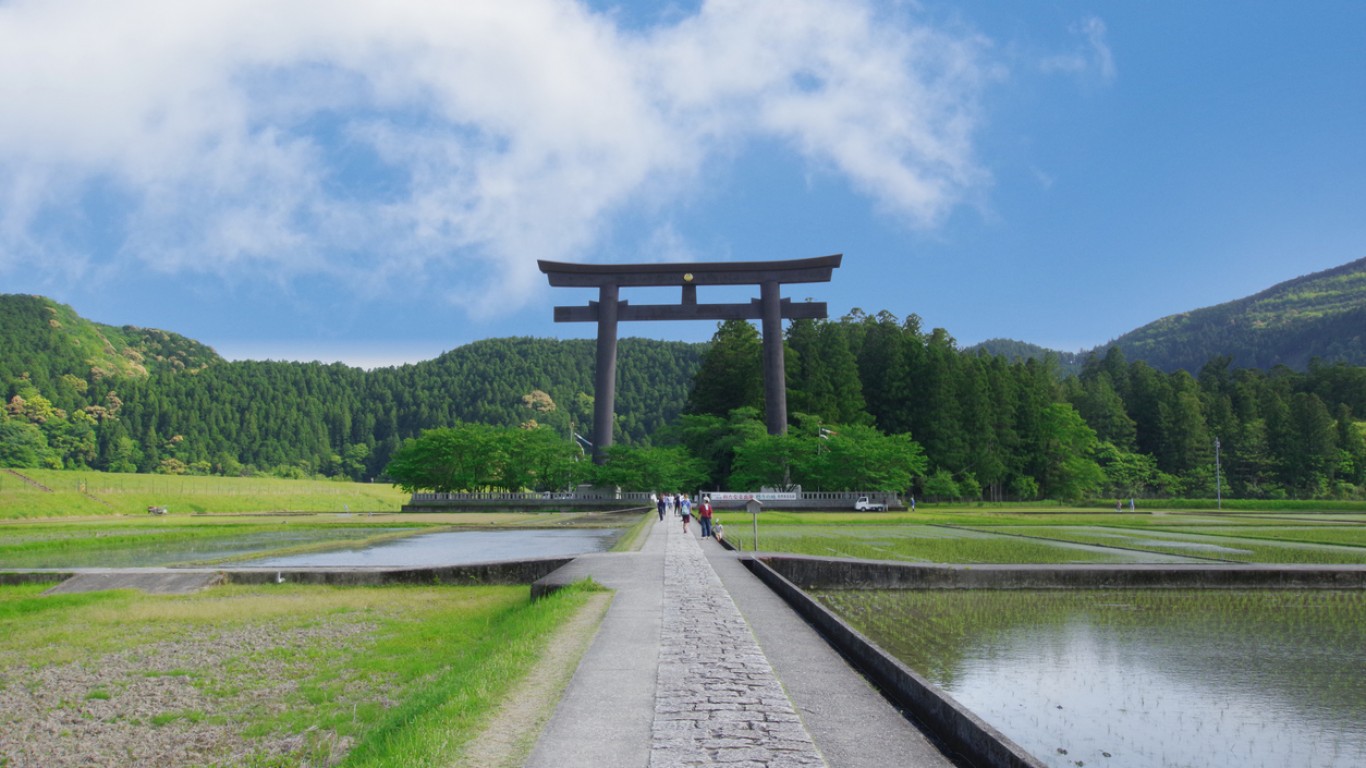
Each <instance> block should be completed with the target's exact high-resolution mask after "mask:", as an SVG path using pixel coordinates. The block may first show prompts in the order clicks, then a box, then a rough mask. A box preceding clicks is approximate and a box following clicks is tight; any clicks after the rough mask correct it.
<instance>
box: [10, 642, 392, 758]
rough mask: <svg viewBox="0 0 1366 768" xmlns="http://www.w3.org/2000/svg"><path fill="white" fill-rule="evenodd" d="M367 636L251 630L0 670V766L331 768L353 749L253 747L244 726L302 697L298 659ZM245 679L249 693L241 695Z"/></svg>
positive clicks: (298, 743) (282, 742)
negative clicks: (295, 671) (294, 662)
mask: <svg viewBox="0 0 1366 768" xmlns="http://www.w3.org/2000/svg"><path fill="white" fill-rule="evenodd" d="M368 630H369V627H367V626H366V625H364V624H361V623H354V624H347V623H332V622H329V623H327V624H326V625H323V626H321V627H314V628H306V629H290V630H279V629H275V628H272V627H268V626H267V627H252V628H246V629H240V630H232V631H226V632H222V633H219V634H215V635H213V636H210V637H204V638H201V639H198V640H191V641H181V642H176V643H159V644H152V645H147V646H145V647H143V648H140V649H138V650H136V651H124V652H120V653H113V654H107V655H104V656H101V657H99V658H90V659H87V660H83V661H79V662H74V663H63V664H49V665H45V666H41V667H30V666H26V665H22V664H19V665H15V664H11V663H7V660H5V659H3V658H0V670H3V671H2V672H0V766H4V767H5V768H21V767H23V768H29V767H32V768H67V767H68V766H133V765H136V766H241V765H248V766H262V767H264V766H272V765H311V766H325V765H330V764H333V763H334V762H336V761H337V760H339V759H340V758H341V757H343V756H344V755H345V754H346V752H347V749H348V747H349V744H348V743H347V742H348V740H347V739H345V738H341V739H339V738H337V737H336V735H335V734H333V733H330V732H327V731H322V730H312V731H308V732H306V733H305V734H304V735H302V736H290V737H271V736H251V735H248V734H247V732H246V731H247V726H246V725H242V724H243V723H250V722H251V721H252V719H253V718H252V717H251V716H247V717H243V716H242V715H243V714H244V713H253V712H259V713H267V712H274V711H278V709H279V708H280V706H281V705H280V704H279V703H278V702H280V701H283V700H285V699H286V698H287V694H288V693H290V692H291V691H292V689H293V688H295V687H296V682H295V681H294V680H293V679H291V673H290V664H289V663H288V662H286V661H283V660H282V659H287V658H288V657H289V656H290V654H291V652H292V651H300V652H302V651H303V650H304V649H305V648H307V647H311V646H318V645H320V644H336V643H342V642H358V641H363V637H364V635H365V634H366V632H367V631H368ZM266 650H269V651H271V652H270V653H261V652H262V651H266ZM186 670H199V671H200V672H197V673H196V674H194V675H193V676H192V675H190V674H188V673H187V672H186ZM203 670H213V671H212V672H209V673H207V674H206V673H203V672H202V671H203ZM241 679H250V680H251V681H252V683H251V685H250V686H241V687H240V688H238V687H237V686H236V685H235V684H234V681H235V680H241ZM208 691H212V694H210V693H207V692H208ZM233 723H236V725H234V724H233Z"/></svg>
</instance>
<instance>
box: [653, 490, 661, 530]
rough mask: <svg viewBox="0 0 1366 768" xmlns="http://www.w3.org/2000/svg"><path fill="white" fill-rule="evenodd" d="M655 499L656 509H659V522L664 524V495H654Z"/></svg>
mask: <svg viewBox="0 0 1366 768" xmlns="http://www.w3.org/2000/svg"><path fill="white" fill-rule="evenodd" d="M652 495H654V497H655V507H657V508H658V509H659V521H660V522H661V523H662V522H664V494H662V493H660V494H652Z"/></svg>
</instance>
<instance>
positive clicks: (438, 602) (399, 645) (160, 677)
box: [0, 584, 588, 768]
mask: <svg viewBox="0 0 1366 768" xmlns="http://www.w3.org/2000/svg"><path fill="white" fill-rule="evenodd" d="M45 586H46V585H25V586H7V587H0V624H3V625H4V626H5V632H4V633H3V635H2V636H0V694H2V695H0V723H3V724H4V727H3V729H0V730H3V732H4V735H3V736H0V765H7V764H13V765H58V764H76V763H77V762H81V761H84V762H81V764H128V765H132V764H144V765H150V764H157V765H198V766H228V765H232V766H239V765H240V766H257V767H258V768H266V767H277V766H278V767H281V768H283V767H285V766H305V765H307V766H313V765H319V766H321V765H334V764H338V762H337V761H338V760H341V762H340V764H341V765H346V766H377V767H379V766H405V767H406V766H424V765H446V764H449V763H450V762H451V761H452V760H454V759H455V758H457V757H458V756H459V753H460V750H461V748H462V745H463V744H465V743H466V742H467V741H468V740H469V739H470V738H471V737H472V736H474V735H475V734H477V733H478V732H479V730H480V729H481V727H482V726H483V725H484V724H485V722H486V720H487V718H488V716H489V714H490V712H491V711H492V709H493V708H494V707H495V706H497V705H498V703H499V702H500V700H501V698H502V697H503V696H504V695H505V694H506V693H507V691H508V690H509V688H510V687H511V686H512V685H513V684H514V683H515V682H516V681H517V680H519V679H520V678H521V677H522V676H523V675H524V674H525V672H526V671H527V670H528V669H529V667H530V665H531V664H532V663H533V662H534V661H535V660H536V659H537V658H538V657H539V655H540V654H541V652H542V651H543V649H544V645H545V643H546V639H547V637H548V636H549V634H550V632H551V631H552V630H553V629H554V628H555V627H556V626H558V625H559V624H560V623H561V622H563V621H564V620H565V619H566V618H567V617H568V616H569V615H571V614H572V613H573V612H574V611H575V610H577V608H578V607H579V606H580V605H582V603H583V601H584V600H585V599H586V595H587V594H588V593H587V591H586V589H587V588H586V587H580V588H577V589H571V590H566V591H562V592H560V593H557V594H556V595H555V596H553V597H551V598H548V599H545V600H541V601H538V602H536V603H534V604H533V603H531V602H530V599H529V596H528V592H527V589H526V588H525V587H524V586H522V587H439V588H438V587H431V588H428V587H390V588H330V587H320V586H309V587H301V586H293V585H288V584H285V585H278V586H274V585H273V586H269V587H233V586H230V587H221V588H215V589H212V590H209V591H206V592H203V593H200V594H196V595H182V596H150V595H144V594H140V593H135V592H127V591H115V592H99V593H87V594H77V595H53V596H47V597H39V596H38V593H39V592H40V591H41V590H42V589H43V588H44V587H45Z"/></svg>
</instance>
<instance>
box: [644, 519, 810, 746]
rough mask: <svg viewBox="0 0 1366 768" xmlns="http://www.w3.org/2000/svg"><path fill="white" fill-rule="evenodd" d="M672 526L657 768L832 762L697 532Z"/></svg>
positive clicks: (655, 733) (659, 692)
mask: <svg viewBox="0 0 1366 768" xmlns="http://www.w3.org/2000/svg"><path fill="white" fill-rule="evenodd" d="M676 528H677V526H676V525H675V526H671V527H670V529H669V534H668V541H667V543H666V545H665V560H664V605H665V607H666V613H665V615H664V619H663V625H662V627H661V632H660V654H659V675H658V678H657V686H656V693H655V717H654V726H653V729H652V730H653V740H652V743H651V749H650V766H651V768H688V767H690V766H704V765H707V766H709V765H717V764H722V765H726V766H734V767H735V768H759V767H760V766H764V767H768V768H779V767H782V768H786V767H787V766H791V767H792V768H798V767H800V766H824V765H825V761H824V760H822V759H821V756H820V753H819V752H818V751H817V749H816V746H815V744H814V743H812V741H811V737H810V735H808V734H807V731H806V728H805V727H804V726H803V725H802V722H801V719H800V718H799V717H798V716H797V713H796V712H795V711H794V709H793V707H792V702H791V701H789V700H788V697H787V694H786V693H785V692H784V691H783V688H782V686H781V685H780V684H779V683H778V678H777V676H776V675H775V674H774V673H773V668H772V667H771V666H770V665H769V663H768V659H767V658H766V657H765V656H764V652H763V651H762V650H760V648H759V644H758V643H757V642H756V641H755V639H754V635H753V633H752V632H751V631H750V628H749V625H748V624H746V623H745V620H744V618H743V617H742V616H741V615H740V611H739V609H737V608H736V607H735V603H734V601H732V600H731V597H730V595H729V593H727V592H726V589H725V587H724V586H722V584H721V580H720V578H718V577H717V575H716V572H715V571H714V570H713V569H712V566H711V564H710V563H708V562H707V558H706V556H705V555H704V554H703V553H702V548H701V546H699V544H698V541H697V539H695V538H693V537H692V536H691V535H685V534H684V533H683V532H682V531H681V530H677V529H676Z"/></svg>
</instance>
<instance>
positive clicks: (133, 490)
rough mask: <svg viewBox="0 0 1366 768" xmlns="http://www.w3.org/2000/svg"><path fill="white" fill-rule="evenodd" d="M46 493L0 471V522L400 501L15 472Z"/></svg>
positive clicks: (377, 487)
mask: <svg viewBox="0 0 1366 768" xmlns="http://www.w3.org/2000/svg"><path fill="white" fill-rule="evenodd" d="M20 473H21V474H22V475H24V476H25V477H28V478H31V479H32V480H34V481H36V482H38V483H41V484H42V485H44V486H46V487H47V488H49V489H51V490H50V491H45V490H42V489H40V488H36V487H34V486H32V485H29V484H28V483H25V482H24V481H23V480H21V479H20V478H19V477H16V476H15V475H13V474H10V473H8V472H0V519H6V518H45V517H65V516H73V515H74V516H97V515H111V514H120V515H146V514H147V508H148V507H151V506H160V507H166V508H167V509H168V511H169V512H171V513H172V514H188V513H209V514H214V513H231V512H300V511H302V512H343V511H351V512H396V511H398V510H399V508H400V507H402V506H403V504H404V503H405V502H406V501H407V500H408V495H407V494H405V493H403V492H402V491H399V490H398V489H397V488H394V487H393V486H390V485H383V484H379V483H350V482H333V481H327V480H281V479H277V478H257V477H191V476H172V475H123V474H107V473H104V472H95V471H69V470H41V469H25V470H20Z"/></svg>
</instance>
